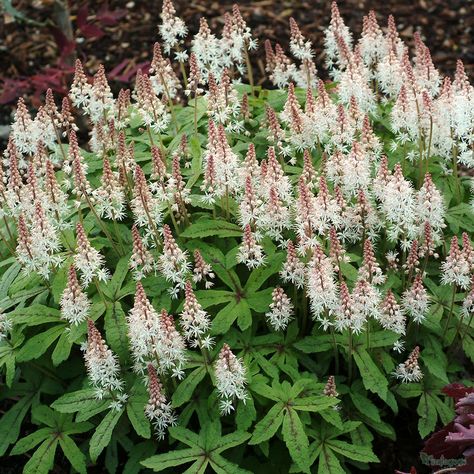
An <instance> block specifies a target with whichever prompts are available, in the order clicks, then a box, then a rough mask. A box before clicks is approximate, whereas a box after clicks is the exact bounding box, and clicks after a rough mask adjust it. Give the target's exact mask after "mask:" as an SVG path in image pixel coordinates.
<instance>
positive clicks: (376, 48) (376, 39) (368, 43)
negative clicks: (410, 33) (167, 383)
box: [358, 10, 387, 69]
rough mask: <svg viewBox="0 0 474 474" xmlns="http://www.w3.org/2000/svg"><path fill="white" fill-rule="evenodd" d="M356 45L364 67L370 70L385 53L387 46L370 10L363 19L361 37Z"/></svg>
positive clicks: (372, 11)
mask: <svg viewBox="0 0 474 474" xmlns="http://www.w3.org/2000/svg"><path fill="white" fill-rule="evenodd" d="M358 44H359V49H360V54H361V56H362V59H363V61H364V63H365V65H366V66H367V67H369V68H372V69H374V68H375V66H376V65H377V63H378V62H379V61H380V60H381V59H382V58H383V57H384V56H385V54H386V53H387V44H386V42H385V39H384V36H383V33H382V30H381V28H380V26H379V24H378V23H377V17H376V16H375V12H374V10H370V12H369V14H368V15H367V16H364V18H363V27H362V35H361V38H360V40H359V43H358Z"/></svg>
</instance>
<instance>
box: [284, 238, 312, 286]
mask: <svg viewBox="0 0 474 474" xmlns="http://www.w3.org/2000/svg"><path fill="white" fill-rule="evenodd" d="M305 272H306V269H305V265H304V263H303V262H302V261H301V260H300V259H299V258H298V256H297V255H296V251H295V246H294V244H293V242H292V241H291V240H289V241H288V244H287V256H286V261H285V263H284V264H283V265H282V267H281V270H280V278H281V279H282V280H283V282H284V283H292V284H293V285H295V286H296V287H297V288H302V287H303V285H304V281H305Z"/></svg>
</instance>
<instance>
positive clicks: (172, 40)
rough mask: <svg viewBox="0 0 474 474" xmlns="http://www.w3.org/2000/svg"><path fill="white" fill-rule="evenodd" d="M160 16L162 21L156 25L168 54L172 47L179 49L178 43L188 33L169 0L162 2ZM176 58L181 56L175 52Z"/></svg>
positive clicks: (179, 58)
mask: <svg viewBox="0 0 474 474" xmlns="http://www.w3.org/2000/svg"><path fill="white" fill-rule="evenodd" d="M160 17H161V21H162V23H161V25H159V26H158V30H159V32H160V36H161V39H162V40H163V43H164V46H165V51H166V53H167V54H170V52H171V50H172V49H176V50H178V49H179V44H180V43H181V41H182V39H183V38H185V37H186V35H187V34H188V28H187V27H186V24H185V23H184V21H183V20H182V19H181V18H179V17H178V16H176V9H175V7H174V5H173V2H172V1H171V0H165V1H164V2H163V7H162V10H161V15H160ZM176 59H178V60H181V56H179V55H178V53H176ZM184 59H185V58H184Z"/></svg>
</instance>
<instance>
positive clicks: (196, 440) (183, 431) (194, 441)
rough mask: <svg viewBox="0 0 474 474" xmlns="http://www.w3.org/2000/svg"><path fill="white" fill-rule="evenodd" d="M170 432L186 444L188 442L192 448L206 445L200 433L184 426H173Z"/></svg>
mask: <svg viewBox="0 0 474 474" xmlns="http://www.w3.org/2000/svg"><path fill="white" fill-rule="evenodd" d="M169 433H170V435H171V436H172V437H173V438H175V439H177V440H178V441H181V442H182V443H184V444H187V445H188V446H190V447H191V448H199V447H201V448H202V447H203V446H204V442H203V439H201V437H200V436H199V435H198V434H196V433H193V432H192V431H190V430H188V429H187V428H183V427H182V426H179V425H178V426H171V427H170V428H169Z"/></svg>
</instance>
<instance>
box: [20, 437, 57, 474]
mask: <svg viewBox="0 0 474 474" xmlns="http://www.w3.org/2000/svg"><path fill="white" fill-rule="evenodd" d="M57 445H58V438H48V439H47V440H46V441H43V444H41V445H40V447H39V448H38V449H37V450H36V451H35V452H34V453H33V456H31V458H30V460H29V461H28V462H27V463H26V465H25V467H24V468H23V474H46V473H47V472H49V471H50V470H51V469H52V468H53V466H54V455H55V454H56V447H57Z"/></svg>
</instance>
